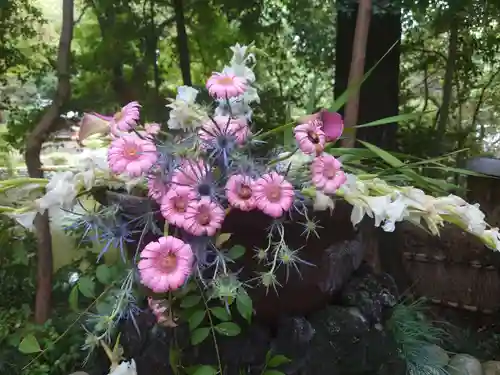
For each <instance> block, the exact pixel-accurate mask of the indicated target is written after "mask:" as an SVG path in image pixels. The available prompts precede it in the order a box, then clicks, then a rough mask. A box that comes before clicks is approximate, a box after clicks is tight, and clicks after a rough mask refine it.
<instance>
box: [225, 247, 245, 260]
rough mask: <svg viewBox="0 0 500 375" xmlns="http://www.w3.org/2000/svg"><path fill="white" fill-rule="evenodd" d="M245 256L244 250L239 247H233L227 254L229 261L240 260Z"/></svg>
mask: <svg viewBox="0 0 500 375" xmlns="http://www.w3.org/2000/svg"><path fill="white" fill-rule="evenodd" d="M243 254H245V248H244V247H243V246H241V245H234V246H233V247H232V248H231V249H230V250H229V252H228V254H227V255H228V256H229V258H231V259H233V260H234V259H238V258H241V257H242V256H243Z"/></svg>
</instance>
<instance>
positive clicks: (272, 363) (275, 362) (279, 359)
mask: <svg viewBox="0 0 500 375" xmlns="http://www.w3.org/2000/svg"><path fill="white" fill-rule="evenodd" d="M289 362H290V359H289V358H287V357H285V356H284V355H275V356H274V357H272V358H271V359H270V360H269V362H267V366H268V367H278V366H281V365H283V364H285V363H289Z"/></svg>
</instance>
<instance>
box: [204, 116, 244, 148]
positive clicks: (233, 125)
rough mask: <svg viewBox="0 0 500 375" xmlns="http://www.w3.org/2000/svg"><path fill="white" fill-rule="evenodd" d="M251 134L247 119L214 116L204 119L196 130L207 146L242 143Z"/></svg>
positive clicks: (219, 146) (221, 146)
mask: <svg viewBox="0 0 500 375" xmlns="http://www.w3.org/2000/svg"><path fill="white" fill-rule="evenodd" d="M250 134H251V132H250V128H249V127H248V124H247V121H246V120H245V119H244V118H242V117H239V118H231V117H229V116H215V117H214V118H213V119H210V120H208V121H206V122H205V123H204V124H203V126H202V127H201V129H200V130H199V131H198V136H199V137H200V138H201V139H202V140H203V141H205V144H206V145H207V146H212V147H216V148H224V147H226V146H225V144H229V143H230V142H233V143H234V142H236V143H237V144H239V145H242V144H244V143H245V141H246V140H247V138H248V136H249V135H250Z"/></svg>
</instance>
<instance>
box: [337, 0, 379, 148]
mask: <svg viewBox="0 0 500 375" xmlns="http://www.w3.org/2000/svg"><path fill="white" fill-rule="evenodd" d="M371 15H372V0H360V1H359V5H358V16H357V18H356V29H355V32H354V40H353V41H352V44H353V52H352V59H351V67H350V69H349V80H348V84H347V86H348V87H353V86H356V85H357V84H359V83H360V82H361V80H362V79H363V75H364V69H365V55H366V42H367V40H368V34H369V31H370V18H371ZM358 112H359V91H356V92H353V93H352V95H351V96H350V97H349V99H348V100H347V104H346V107H345V118H344V126H345V130H344V135H345V138H344V139H343V140H342V146H343V147H348V148H352V147H354V145H355V143H356V128H355V127H354V126H356V122H357V120H358Z"/></svg>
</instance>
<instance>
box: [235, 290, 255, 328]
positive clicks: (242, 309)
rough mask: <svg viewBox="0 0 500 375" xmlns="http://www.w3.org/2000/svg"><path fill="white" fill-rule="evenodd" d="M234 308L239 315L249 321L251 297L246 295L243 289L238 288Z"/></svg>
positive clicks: (251, 311)
mask: <svg viewBox="0 0 500 375" xmlns="http://www.w3.org/2000/svg"><path fill="white" fill-rule="evenodd" d="M236 308H237V309H238V312H239V313H240V315H241V316H242V317H243V318H245V319H246V320H247V321H248V322H249V323H250V321H251V320H252V314H253V305H252V299H251V298H250V297H249V296H248V294H247V292H246V290H245V289H240V290H239V292H238V294H237V295H236Z"/></svg>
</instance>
